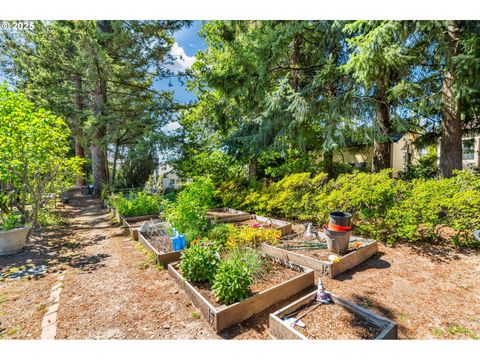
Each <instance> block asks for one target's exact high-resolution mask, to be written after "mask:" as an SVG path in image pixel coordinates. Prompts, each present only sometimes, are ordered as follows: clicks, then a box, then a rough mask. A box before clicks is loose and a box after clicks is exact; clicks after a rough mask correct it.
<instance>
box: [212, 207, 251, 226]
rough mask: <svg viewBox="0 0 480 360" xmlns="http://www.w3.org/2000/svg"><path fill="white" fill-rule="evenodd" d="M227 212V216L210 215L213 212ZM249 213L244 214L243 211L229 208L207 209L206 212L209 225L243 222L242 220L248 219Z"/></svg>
mask: <svg viewBox="0 0 480 360" xmlns="http://www.w3.org/2000/svg"><path fill="white" fill-rule="evenodd" d="M219 211H221V212H227V213H229V214H228V215H214V214H212V213H214V212H219ZM250 215H251V214H249V213H246V212H245V211H240V210H235V209H231V208H214V209H209V210H208V211H207V217H208V220H209V221H210V222H211V223H219V222H224V221H230V220H231V221H233V222H235V221H243V220H248V219H250ZM238 219H243V220H238Z"/></svg>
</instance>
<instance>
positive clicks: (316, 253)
mask: <svg viewBox="0 0 480 360" xmlns="http://www.w3.org/2000/svg"><path fill="white" fill-rule="evenodd" d="M359 241H360V242H362V243H363V245H362V246H361V247H359V248H358V249H355V250H349V252H348V253H347V254H345V255H343V256H340V261H339V262H335V263H334V262H331V261H329V260H328V259H327V258H328V255H329V254H331V253H330V252H329V251H328V250H326V249H325V250H323V251H320V250H305V251H303V250H302V253H300V252H299V250H285V249H282V248H280V247H278V246H271V245H267V244H264V245H262V251H263V252H265V253H266V254H268V255H271V256H275V257H278V258H280V259H284V260H287V261H290V262H292V263H295V264H299V265H302V266H305V267H308V268H310V269H313V270H315V271H316V272H317V273H318V274H319V275H320V276H321V275H328V276H329V277H330V278H332V279H333V278H334V277H336V276H337V275H339V274H341V273H343V272H345V271H347V270H349V269H352V268H354V267H355V266H357V265H359V264H361V263H362V262H364V261H365V260H367V259H368V258H370V257H371V256H373V255H375V254H376V253H377V252H378V244H377V242H376V241H373V240H365V239H363V240H359Z"/></svg>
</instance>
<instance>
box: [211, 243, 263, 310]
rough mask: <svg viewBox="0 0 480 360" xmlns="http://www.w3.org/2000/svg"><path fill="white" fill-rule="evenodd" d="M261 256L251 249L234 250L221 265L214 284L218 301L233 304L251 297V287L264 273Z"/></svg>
mask: <svg viewBox="0 0 480 360" xmlns="http://www.w3.org/2000/svg"><path fill="white" fill-rule="evenodd" d="M263 266H264V263H263V259H262V257H261V254H260V253H259V252H258V251H255V250H253V249H250V248H245V249H241V250H240V249H234V250H232V252H231V253H230V255H229V257H228V258H226V259H225V260H223V261H222V262H221V264H220V267H219V269H218V272H217V274H216V275H215V279H214V281H213V284H212V290H213V293H214V295H215V297H216V299H217V301H223V302H224V303H225V304H227V305H229V304H233V303H234V302H237V301H241V300H243V299H245V298H247V297H248V296H249V295H250V286H251V285H252V284H253V282H254V279H255V277H256V276H258V274H259V273H261V272H262V269H263Z"/></svg>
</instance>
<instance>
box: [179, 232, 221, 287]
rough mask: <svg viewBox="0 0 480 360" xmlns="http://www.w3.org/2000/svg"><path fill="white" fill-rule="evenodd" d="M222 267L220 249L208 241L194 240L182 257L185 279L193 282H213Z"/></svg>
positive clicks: (181, 266)
mask: <svg viewBox="0 0 480 360" xmlns="http://www.w3.org/2000/svg"><path fill="white" fill-rule="evenodd" d="M219 265H220V254H219V251H218V247H217V246H215V245H214V244H213V243H211V242H209V240H208V239H206V238H205V239H202V240H194V241H193V242H192V243H191V245H190V247H189V248H188V249H185V250H184V251H183V253H182V255H181V261H180V269H181V270H182V273H183V277H184V278H185V279H187V280H188V281H192V282H204V281H206V282H212V280H213V278H214V276H215V274H216V273H217V271H218V267H219Z"/></svg>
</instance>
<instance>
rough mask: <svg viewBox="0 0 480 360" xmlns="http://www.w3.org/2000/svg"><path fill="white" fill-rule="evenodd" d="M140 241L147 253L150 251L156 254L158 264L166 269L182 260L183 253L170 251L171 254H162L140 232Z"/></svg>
mask: <svg viewBox="0 0 480 360" xmlns="http://www.w3.org/2000/svg"><path fill="white" fill-rule="evenodd" d="M138 241H139V242H140V243H141V244H142V245H143V246H144V248H145V249H146V250H147V251H150V252H152V253H154V254H155V256H156V257H157V263H159V264H161V265H162V266H163V267H164V268H165V269H166V268H167V265H168V264H170V263H172V262H175V261H178V260H180V255H182V251H170V252H166V253H165V252H160V251H158V250H157V249H155V248H154V247H153V245H152V244H150V243H149V242H148V240H147V239H146V238H145V237H144V236H143V234H142V233H141V232H138Z"/></svg>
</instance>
